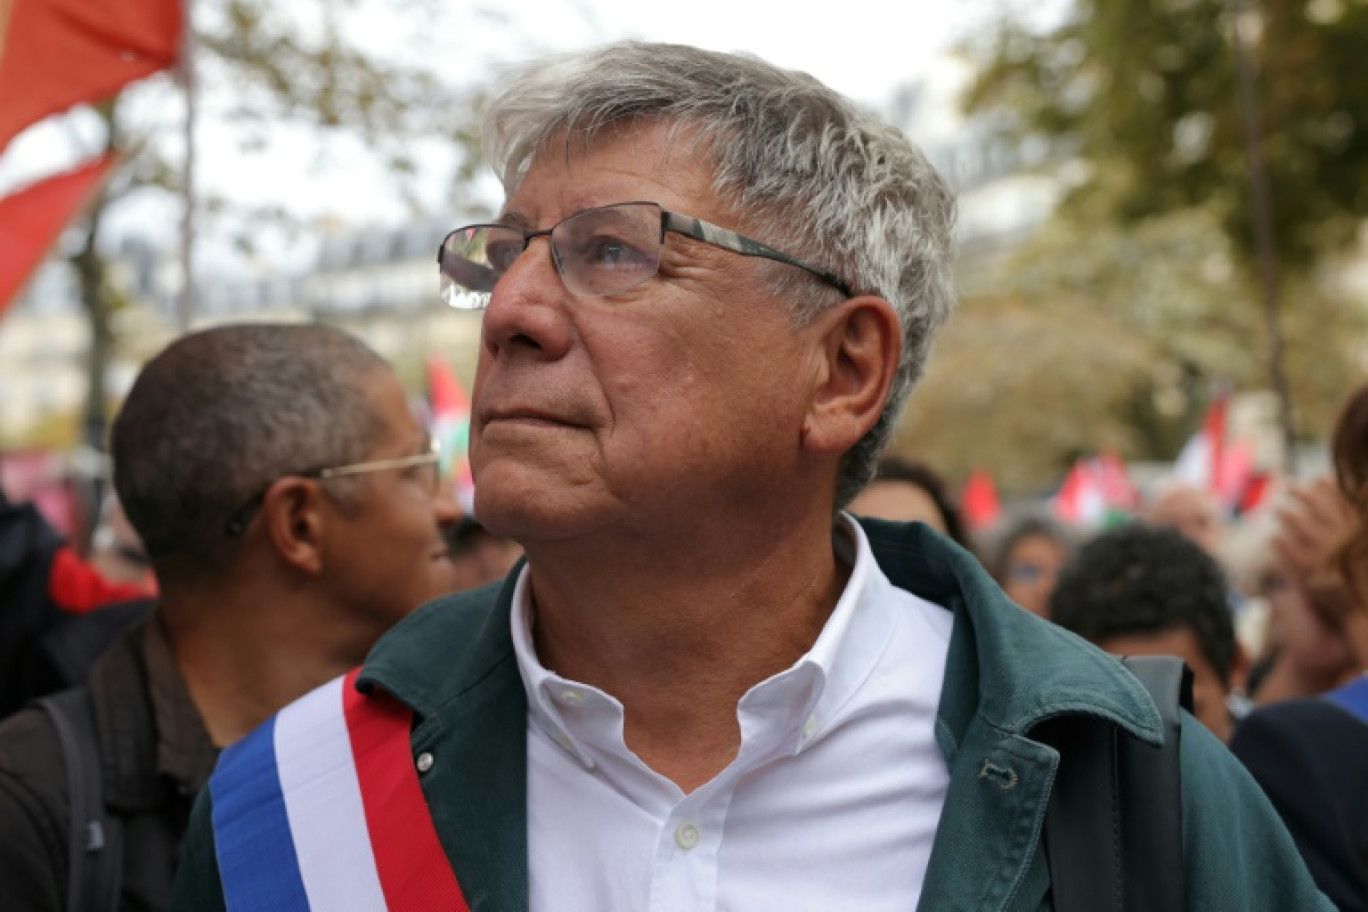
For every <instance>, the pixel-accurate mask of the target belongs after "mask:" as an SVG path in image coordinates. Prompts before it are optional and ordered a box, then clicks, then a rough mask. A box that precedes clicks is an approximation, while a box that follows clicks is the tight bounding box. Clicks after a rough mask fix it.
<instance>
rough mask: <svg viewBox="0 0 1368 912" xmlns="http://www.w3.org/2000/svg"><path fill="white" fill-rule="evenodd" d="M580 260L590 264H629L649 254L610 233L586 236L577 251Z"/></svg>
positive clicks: (613, 265) (644, 258) (639, 261)
mask: <svg viewBox="0 0 1368 912" xmlns="http://www.w3.org/2000/svg"><path fill="white" fill-rule="evenodd" d="M577 253H578V255H579V257H580V259H581V260H583V261H584V262H585V263H586V264H588V265H591V266H608V267H622V266H631V265H635V264H638V263H641V262H643V261H644V260H647V259H649V256H648V255H647V254H646V253H644V252H643V251H641V250H639V249H638V248H636V247H634V246H633V245H632V244H630V243H628V242H627V241H624V240H622V239H621V238H618V237H613V236H611V235H599V236H597V237H592V238H587V239H586V240H585V242H584V243H583V244H581V245H580V248H579V250H578V251H577Z"/></svg>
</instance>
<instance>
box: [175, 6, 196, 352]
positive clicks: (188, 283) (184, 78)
mask: <svg viewBox="0 0 1368 912" xmlns="http://www.w3.org/2000/svg"><path fill="white" fill-rule="evenodd" d="M180 76H181V85H182V87H183V88H184V90H185V160H184V162H183V165H184V167H183V171H182V176H181V193H182V203H183V207H184V208H183V210H182V212H181V243H180V265H181V289H180V299H179V300H178V301H177V306H176V328H177V329H178V330H179V331H180V332H181V333H186V332H189V331H190V324H191V322H192V321H193V320H194V316H195V273H194V260H195V121H196V119H197V117H198V103H197V97H198V95H199V90H198V86H197V85H196V78H195V18H194V0H184V17H183V25H182V27H181V60H180Z"/></svg>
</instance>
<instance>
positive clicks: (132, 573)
mask: <svg viewBox="0 0 1368 912" xmlns="http://www.w3.org/2000/svg"><path fill="white" fill-rule="evenodd" d="M90 564H91V566H93V567H94V568H95V569H96V571H98V572H99V574H100V575H101V576H103V577H104V578H105V579H108V580H114V581H116V582H124V583H134V584H136V585H140V586H144V587H146V588H147V590H148V591H149V592H155V591H156V588H157V580H156V576H155V575H154V574H153V573H152V565H151V563H150V562H149V561H148V560H147V551H146V550H145V549H144V548H143V546H142V539H140V538H138V533H137V532H136V531H135V530H134V529H133V526H132V524H130V523H129V521H128V517H127V516H126V515H125V514H124V510H123V505H122V504H120V503H119V498H118V497H117V496H115V495H114V494H113V493H110V494H108V495H106V497H105V499H104V503H103V504H102V505H101V506H100V519H99V522H97V523H96V524H95V534H94V535H92V536H91V542H90Z"/></svg>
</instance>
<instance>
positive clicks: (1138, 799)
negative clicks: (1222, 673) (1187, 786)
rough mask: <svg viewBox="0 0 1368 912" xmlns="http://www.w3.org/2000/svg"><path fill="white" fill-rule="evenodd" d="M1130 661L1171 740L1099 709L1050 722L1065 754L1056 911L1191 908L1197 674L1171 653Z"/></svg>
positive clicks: (1052, 806) (1057, 803) (1048, 842)
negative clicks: (1187, 791)
mask: <svg viewBox="0 0 1368 912" xmlns="http://www.w3.org/2000/svg"><path fill="white" fill-rule="evenodd" d="M1122 662H1123V663H1124V664H1125V666H1126V668H1127V669H1128V670H1129V671H1130V672H1131V674H1133V675H1134V676H1135V677H1136V678H1137V679H1138V680H1139V681H1140V683H1141V684H1143V685H1144V686H1145V689H1146V690H1147V691H1149V694H1150V697H1151V698H1152V699H1153V700H1154V703H1155V706H1156V707H1157V708H1158V710H1159V716H1160V720H1161V722H1162V728H1163V733H1164V744H1163V745H1162V746H1159V747H1155V746H1152V745H1149V744H1146V743H1144V742H1143V741H1140V740H1138V739H1136V738H1133V737H1131V736H1130V735H1128V734H1126V733H1125V732H1123V731H1121V730H1119V729H1118V728H1117V727H1116V726H1115V725H1112V724H1110V723H1108V722H1105V721H1103V720H1100V719H1093V718H1083V717H1073V718H1070V719H1066V720H1057V721H1056V722H1055V723H1047V725H1046V726H1043V727H1042V730H1041V732H1040V737H1041V738H1042V740H1045V741H1046V742H1047V743H1049V744H1051V745H1053V746H1054V747H1056V748H1057V749H1058V750H1059V753H1060V762H1059V770H1058V771H1057V772H1056V774H1055V785H1054V789H1053V791H1052V792H1051V794H1050V803H1049V806H1048V807H1047V808H1046V812H1045V851H1046V854H1047V856H1048V859H1049V864H1050V889H1051V894H1052V897H1053V902H1054V908H1055V912H1109V910H1114V912H1149V910H1155V909H1165V910H1169V909H1175V910H1176V909H1183V908H1185V903H1186V899H1185V896H1186V884H1185V881H1184V876H1183V796H1182V775H1181V767H1180V759H1181V754H1180V752H1179V732H1180V725H1181V712H1180V707H1186V708H1189V709H1190V708H1191V706H1192V673H1191V672H1190V671H1189V670H1188V668H1187V666H1186V665H1184V664H1183V661H1182V660H1181V659H1178V658H1175V657H1172V656H1128V657H1126V658H1124V659H1123V660H1122Z"/></svg>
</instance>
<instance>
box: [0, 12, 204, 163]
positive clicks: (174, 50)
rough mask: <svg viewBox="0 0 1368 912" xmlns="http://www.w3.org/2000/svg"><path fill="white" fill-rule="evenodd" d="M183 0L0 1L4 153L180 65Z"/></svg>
mask: <svg viewBox="0 0 1368 912" xmlns="http://www.w3.org/2000/svg"><path fill="white" fill-rule="evenodd" d="M183 21H184V10H183V9H182V0H0V149H3V148H4V147H5V146H6V145H8V144H9V141H10V140H11V139H13V138H14V136H15V135H16V134H17V133H19V131H20V130H23V129H24V128H25V127H27V126H29V125H30V124H32V123H36V122H37V121H39V120H42V119H43V118H44V117H47V116H48V115H50V114H56V113H58V112H59V111H65V110H66V109H67V108H69V107H71V106H72V105H74V104H79V103H80V102H83V101H103V100H104V99H106V98H110V97H112V96H113V95H115V94H116V93H117V92H118V91H119V89H121V88H123V87H124V86H125V85H127V84H128V83H130V82H132V81H133V80H135V79H141V78H142V77H144V76H147V75H149V74H151V73H155V72H157V71H158V70H161V69H165V68H166V67H169V66H171V65H172V64H173V63H175V62H176V59H177V57H178V56H179V54H180V44H181V29H182V26H183Z"/></svg>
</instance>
